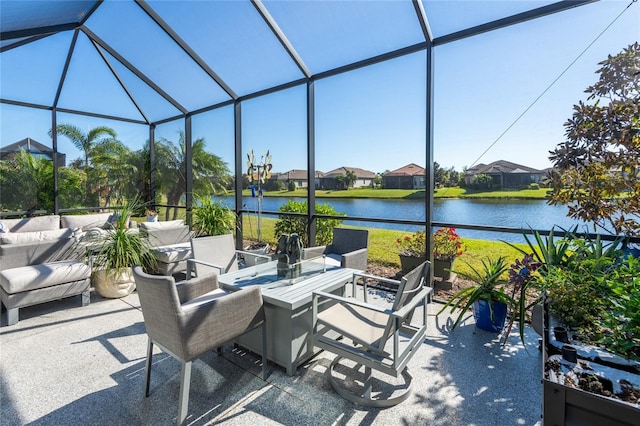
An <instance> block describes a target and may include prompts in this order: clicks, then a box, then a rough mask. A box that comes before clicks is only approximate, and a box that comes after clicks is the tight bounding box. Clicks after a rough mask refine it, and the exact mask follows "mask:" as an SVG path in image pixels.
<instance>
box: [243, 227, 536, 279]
mask: <svg viewBox="0 0 640 426" xmlns="http://www.w3.org/2000/svg"><path fill="white" fill-rule="evenodd" d="M248 220H251V228H250V227H249V223H248V222H247V221H248ZM276 221H277V219H273V218H265V217H262V240H263V241H265V242H267V243H269V244H270V245H271V246H272V247H274V246H275V244H276V243H277V238H276V236H275V235H274V229H275V223H276ZM243 226H244V231H245V232H244V235H245V238H248V239H255V238H256V234H257V230H256V217H255V216H251V217H247V216H245V219H244V225H243ZM345 227H347V226H345ZM350 228H351V227H350ZM250 229H252V230H253V236H252V235H251V233H250V232H249V230H250ZM367 229H368V230H369V262H370V263H377V264H382V265H387V266H392V267H393V266H395V267H397V268H398V269H400V258H399V257H398V248H397V244H396V240H397V239H398V238H400V237H402V236H404V235H410V234H411V233H409V232H402V231H393V230H389V229H378V228H367ZM463 242H464V244H465V246H466V251H465V253H464V254H463V255H462V256H460V257H459V258H458V259H457V260H456V263H455V269H456V270H459V271H466V272H468V271H470V266H469V265H471V266H474V267H477V266H480V262H481V259H486V258H487V257H491V258H496V257H499V256H505V257H506V258H507V261H508V262H509V263H510V264H511V263H512V262H514V261H515V259H516V258H519V257H521V256H520V253H519V252H518V251H517V250H515V249H514V248H512V247H510V246H509V245H507V244H506V243H503V242H500V241H487V240H472V239H468V238H464V239H463ZM521 247H522V248H526V247H527V246H526V245H525V244H523V245H521ZM467 263H468V264H469V265H467Z"/></svg>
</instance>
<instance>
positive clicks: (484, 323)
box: [472, 300, 507, 332]
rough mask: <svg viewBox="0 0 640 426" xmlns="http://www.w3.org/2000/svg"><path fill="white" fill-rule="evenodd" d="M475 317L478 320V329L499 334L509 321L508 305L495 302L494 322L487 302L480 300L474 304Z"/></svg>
mask: <svg viewBox="0 0 640 426" xmlns="http://www.w3.org/2000/svg"><path fill="white" fill-rule="evenodd" d="M472 308H473V317H474V318H475V320H476V327H478V328H479V329H481V330H485V331H493V332H499V331H500V330H502V328H503V327H504V322H505V320H506V319H507V305H506V304H504V303H500V302H493V320H492V319H491V310H490V309H489V303H488V302H487V301H486V300H478V301H476V302H474V303H473V305H472Z"/></svg>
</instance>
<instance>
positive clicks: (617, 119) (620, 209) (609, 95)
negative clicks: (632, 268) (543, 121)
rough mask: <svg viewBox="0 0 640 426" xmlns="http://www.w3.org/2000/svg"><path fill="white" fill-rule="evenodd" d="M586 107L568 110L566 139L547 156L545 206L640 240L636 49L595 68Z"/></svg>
mask: <svg viewBox="0 0 640 426" xmlns="http://www.w3.org/2000/svg"><path fill="white" fill-rule="evenodd" d="M599 65H600V68H599V69H598V71H597V73H598V74H599V79H598V81H597V82H596V83H595V84H593V85H592V86H589V87H588V88H587V89H586V90H585V93H588V94H589V96H588V97H587V102H583V101H579V103H578V104H577V105H574V107H573V116H572V117H571V118H570V119H569V120H568V121H567V122H566V123H565V130H566V131H565V136H566V140H565V141H564V142H562V143H560V144H559V145H558V146H557V147H556V148H555V150H553V151H550V157H549V158H550V159H551V161H552V162H553V166H554V169H553V171H552V172H551V173H550V174H549V179H550V181H551V184H552V188H553V189H552V191H551V192H550V194H549V200H548V202H549V204H553V205H555V204H566V205H568V207H569V213H568V215H569V216H570V217H572V218H576V219H581V220H583V221H586V222H592V223H593V224H594V227H596V226H597V227H601V228H602V229H605V230H608V231H609V232H614V233H616V234H621V235H627V236H638V235H640V44H638V43H637V42H636V43H634V44H631V45H629V46H628V47H627V48H625V49H623V50H622V51H621V52H620V53H618V54H616V55H615V56H611V55H609V57H608V58H607V59H606V60H604V61H602V62H600V63H599Z"/></svg>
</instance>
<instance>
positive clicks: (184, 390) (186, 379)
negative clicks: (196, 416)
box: [177, 361, 191, 426]
mask: <svg viewBox="0 0 640 426" xmlns="http://www.w3.org/2000/svg"><path fill="white" fill-rule="evenodd" d="M181 377H182V379H181V383H180V402H179V403H178V418H177V425H178V426H181V425H184V424H186V421H187V414H188V412H189V385H190V384H191V361H188V362H187V361H182V374H181Z"/></svg>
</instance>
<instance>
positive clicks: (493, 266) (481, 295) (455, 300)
mask: <svg viewBox="0 0 640 426" xmlns="http://www.w3.org/2000/svg"><path fill="white" fill-rule="evenodd" d="M463 262H464V263H466V264H467V265H468V267H469V268H470V270H471V272H470V273H467V272H464V271H456V270H454V271H453V272H455V273H456V274H458V275H459V276H461V277H463V278H465V279H467V280H470V281H473V282H474V283H476V285H474V286H471V287H468V288H465V289H463V290H461V291H459V292H458V293H456V294H455V295H453V297H451V299H449V301H448V302H447V303H446V304H445V305H444V306H443V307H442V309H440V311H439V312H438V314H441V313H442V312H443V311H445V310H446V309H447V308H451V312H454V311H455V310H456V309H461V311H460V313H459V314H458V318H457V319H456V321H455V323H454V324H453V327H451V328H452V329H454V328H455V327H456V326H457V325H458V324H459V323H460V321H462V318H463V317H464V315H465V314H466V313H467V311H468V310H469V309H471V307H472V305H473V303H474V302H476V301H479V300H486V301H487V302H488V304H489V309H490V310H491V318H492V319H493V302H500V303H505V304H506V305H507V306H513V303H514V302H513V299H512V298H511V297H510V296H509V295H508V294H507V293H506V292H505V291H504V285H505V284H506V283H507V280H506V279H505V278H504V273H505V272H506V271H507V269H509V264H508V263H507V261H506V258H505V257H503V256H501V257H499V258H497V259H481V262H482V266H481V267H480V268H476V267H474V266H471V265H470V264H469V263H468V262H466V261H463Z"/></svg>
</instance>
